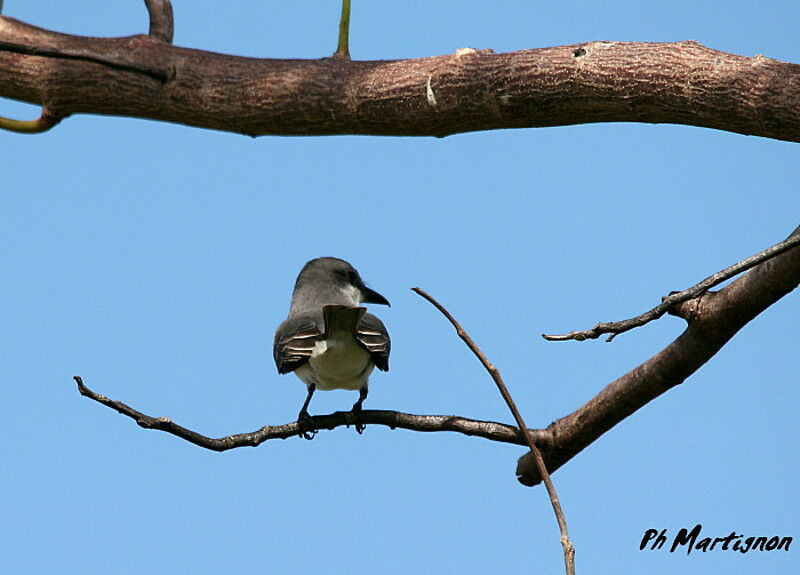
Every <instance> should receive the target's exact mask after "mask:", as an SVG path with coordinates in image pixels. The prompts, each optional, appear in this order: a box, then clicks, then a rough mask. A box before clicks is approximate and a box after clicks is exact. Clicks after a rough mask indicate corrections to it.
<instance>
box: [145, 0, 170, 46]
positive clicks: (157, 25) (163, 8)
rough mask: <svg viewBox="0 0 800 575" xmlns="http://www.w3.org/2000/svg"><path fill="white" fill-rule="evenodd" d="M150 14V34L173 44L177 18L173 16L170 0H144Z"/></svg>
mask: <svg viewBox="0 0 800 575" xmlns="http://www.w3.org/2000/svg"><path fill="white" fill-rule="evenodd" d="M144 3H145V4H146V5H147V12H148V13H149V14H150V31H149V32H148V34H149V35H150V36H152V37H153V38H157V39H159V40H162V41H164V42H167V43H168V44H172V37H173V36H174V34H175V20H174V18H173V16H172V3H171V2H170V0H144Z"/></svg>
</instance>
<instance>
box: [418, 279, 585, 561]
mask: <svg viewBox="0 0 800 575" xmlns="http://www.w3.org/2000/svg"><path fill="white" fill-rule="evenodd" d="M411 289H412V291H414V292H415V293H417V294H418V295H420V296H422V297H423V298H425V299H426V300H428V301H429V302H430V303H431V304H433V306H434V307H435V308H436V309H438V310H439V311H440V312H441V313H442V315H444V316H445V317H446V318H447V320H448V321H449V322H450V323H451V324H452V325H453V327H454V328H455V329H456V333H457V334H458V337H460V338H461V339H462V340H463V341H464V343H465V344H467V347H468V348H469V349H470V351H472V353H474V354H475V356H476V357H477V358H478V360H479V361H480V362H481V363H482V364H483V367H485V368H486V371H488V372H489V375H490V376H491V377H492V379H493V380H494V382H495V384H496V385H497V389H499V390H500V394H501V395H502V396H503V399H504V400H505V402H506V405H508V408H509V409H510V410H511V413H512V414H513V416H514V419H515V420H516V422H517V426H518V427H519V429H520V430H521V431H522V434H523V435H524V436H525V442H526V443H527V445H528V447H529V448H530V450H531V453H532V454H533V457H534V460H535V462H536V468H537V470H538V471H539V473H540V474H541V476H542V480H543V481H544V485H545V487H546V489H547V494H548V495H549V496H550V503H551V504H552V506H553V511H554V512H555V515H556V520H557V521H558V528H559V529H560V531H561V545H562V547H563V548H564V565H565V566H566V572H567V575H575V547H574V546H573V545H572V541H570V539H569V533H568V532H567V520H566V519H565V518H564V512H563V511H562V509H561V502H560V501H559V500H558V493H556V488H555V486H554V485H553V482H552V480H551V479H550V474H549V472H548V471H547V466H546V465H545V463H544V459H543V458H542V453H541V451H539V448H538V447H536V442H535V440H534V438H533V435H532V434H531V431H530V430H529V429H528V426H527V425H525V421H524V420H523V419H522V415H521V414H520V412H519V410H518V409H517V406H516V404H515V403H514V399H513V398H512V397H511V394H510V393H509V392H508V388H507V387H506V385H505V383H503V378H502V377H501V375H500V371H499V370H498V369H497V368H496V367H495V366H494V365H493V364H492V363H491V362H490V361H489V360H488V358H487V357H486V356H485V355H484V353H483V351H481V349H480V348H479V347H478V346H477V344H476V343H475V342H474V341H473V340H472V338H471V337H470V336H469V334H468V333H467V332H466V331H464V328H463V327H461V324H459V323H458V321H457V320H456V319H455V318H454V317H453V316H452V314H450V312H449V311H447V309H446V308H445V307H444V306H443V305H442V304H440V303H439V302H438V301H436V300H435V299H434V298H433V297H432V296H431V295H429V294H428V293H426V292H425V291H424V290H422V289H420V288H416V287H415V288H411Z"/></svg>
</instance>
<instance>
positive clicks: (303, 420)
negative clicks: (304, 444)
mask: <svg viewBox="0 0 800 575" xmlns="http://www.w3.org/2000/svg"><path fill="white" fill-rule="evenodd" d="M297 423H298V424H300V437H302V438H303V439H307V440H309V441H311V440H312V439H314V436H315V435H316V434H317V430H316V429H314V418H313V417H311V416H310V415H309V414H308V412H307V411H301V412H300V415H298V416H297Z"/></svg>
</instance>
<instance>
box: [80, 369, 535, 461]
mask: <svg viewBox="0 0 800 575" xmlns="http://www.w3.org/2000/svg"><path fill="white" fill-rule="evenodd" d="M73 379H74V380H75V382H76V383H77V384H78V391H79V392H80V394H81V395H83V396H84V397H88V398H89V399H93V400H94V401H97V402H99V403H102V404H103V405H105V406H107V407H110V408H111V409H113V410H115V411H117V412H119V413H121V414H122V415H125V416H127V417H130V418H131V419H133V420H134V421H135V422H136V423H137V424H138V425H140V426H141V427H144V428H145V429H156V430H158V431H164V432H166V433H170V434H172V435H175V436H177V437H180V438H181V439H185V440H186V441H189V442H191V443H194V444H195V445H198V446H200V447H203V448H205V449H210V450H212V451H227V450H228V449H235V448H237V447H255V446H257V445H260V444H261V443H264V442H265V441H268V440H270V439H286V438H287V437H292V436H293V435H300V434H301V433H302V432H303V431H304V430H305V428H304V427H303V425H302V424H301V423H299V422H297V421H295V422H292V423H286V424H284V425H266V426H264V427H262V428H261V429H259V430H257V431H253V432H250V433H237V434H234V435H227V436H225V437H220V438H212V437H206V436H205V435H202V434H200V433H197V432H196V431H193V430H191V429H188V428H186V427H183V426H181V425H178V424H177V423H175V422H173V421H172V420H171V419H169V418H168V417H153V416H150V415H146V414H144V413H142V412H141V411H138V410H136V409H134V408H132V407H130V406H128V405H126V404H124V403H122V402H121V401H116V400H113V399H109V398H108V397H106V396H104V395H100V394H99V393H95V392H94V391H92V390H91V389H89V388H88V387H86V385H84V383H83V380H82V379H81V377H80V376H75V377H74V378H73ZM312 422H313V427H314V429H334V428H336V427H340V426H344V425H347V426H349V425H355V424H356V423H358V422H362V423H364V424H370V425H385V426H387V427H390V428H392V429H396V428H400V429H408V430H411V431H422V432H436V431H452V432H457V433H462V434H464V435H469V436H474V437H483V438H485V439H489V440H492V441H499V442H501V443H512V444H515V445H525V438H524V437H522V434H521V433H520V432H519V430H518V429H517V428H516V427H513V426H511V425H505V424H503V423H495V422H493V421H478V420H474V419H467V418H464V417H457V416H455V415H413V414H410V413H402V412H399V411H384V410H373V409H367V410H364V411H362V412H361V413H360V414H359V415H358V416H356V415H354V414H353V412H352V411H337V412H336V413H331V414H329V415H315V416H312ZM530 432H531V433H532V434H533V435H534V437H535V438H536V441H537V442H539V443H540V444H543V445H546V444H547V437H545V436H544V434H543V432H542V431H541V430H530Z"/></svg>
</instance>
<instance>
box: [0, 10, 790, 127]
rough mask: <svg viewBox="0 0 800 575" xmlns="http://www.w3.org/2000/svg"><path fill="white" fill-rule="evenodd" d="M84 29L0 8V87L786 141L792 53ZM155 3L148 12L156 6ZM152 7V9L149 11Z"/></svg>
mask: <svg viewBox="0 0 800 575" xmlns="http://www.w3.org/2000/svg"><path fill="white" fill-rule="evenodd" d="M157 4H158V5H159V6H161V7H162V8H163V7H164V6H166V3H157V2H151V3H149V4H148V8H149V9H150V13H151V34H153V35H152V36H148V35H140V36H129V37H126V38H89V37H83V36H73V35H67V34H60V33H58V32H52V31H49V30H44V29H41V28H36V27H34V26H30V25H28V24H25V23H23V22H20V21H17V20H14V19H12V18H8V17H1V16H0V97H6V98H13V99H17V100H22V101H25V102H31V103H34V104H40V105H43V106H46V107H47V108H48V109H49V110H50V111H51V112H52V113H53V114H55V115H57V116H59V117H67V116H69V115H72V114H80V113H86V114H106V115H115V116H128V117H137V118H147V119H152V120H160V121H166V122H174V123H179V124H186V125H190V126H197V127H202V128H210V129H215V130H224V131H230V132H236V133H241V134H247V135H251V136H259V135H265V134H283V135H326V134H367V135H405V136H439V137H443V136H447V135H450V134H456V133H460V132H470V131H480V130H496V129H506V128H525V127H543V126H562V125H574V124H583V123H593V122H648V123H673V124H686V125H693V126H703V127H708V128H715V129H719V130H727V131H731V132H737V133H741V134H751V135H759V136H763V137H767V138H775V139H780V140H788V141H794V142H800V88H799V87H800V65H797V64H790V63H786V62H779V61H777V60H772V59H770V58H766V57H764V56H755V57H752V58H747V57H744V56H737V55H734V54H728V53H725V52H719V51H716V50H712V49H710V48H706V47H705V46H702V45H701V44H698V43H697V42H690V41H689V42H673V43H639V42H588V43H584V44H577V45H573V46H559V47H553V48H540V49H534V50H522V51H519V52H509V53H504V54H495V53H493V52H492V51H491V50H472V49H461V50H457V51H455V52H454V53H453V54H449V55H444V56H437V57H431V58H422V59H412V60H387V61H351V60H348V59H345V58H323V59H320V60H270V59H256V58H241V57H236V56H228V55H224V54H215V53H211V52H204V51H201V50H191V49H187V48H179V47H176V46H173V45H171V44H169V43H167V42H166V41H164V40H165V39H166V38H167V37H168V36H169V34H168V32H169V27H168V26H167V25H166V24H167V20H168V19H167V18H166V17H165V16H163V14H165V12H163V11H162V12H159V10H158V9H156V5H157ZM159 14H161V15H162V16H159ZM159 18H160V19H159Z"/></svg>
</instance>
